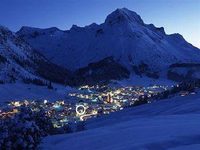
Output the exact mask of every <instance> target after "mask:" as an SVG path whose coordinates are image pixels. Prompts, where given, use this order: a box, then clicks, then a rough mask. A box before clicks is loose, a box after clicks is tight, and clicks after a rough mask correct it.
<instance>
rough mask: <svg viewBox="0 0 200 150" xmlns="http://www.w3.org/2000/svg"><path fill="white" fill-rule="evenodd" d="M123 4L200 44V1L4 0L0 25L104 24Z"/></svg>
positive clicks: (0, 4) (147, 20)
mask: <svg viewBox="0 0 200 150" xmlns="http://www.w3.org/2000/svg"><path fill="white" fill-rule="evenodd" d="M122 7H127V8H128V9H131V10H133V11H135V12H137V13H138V14H139V15H140V16H141V17H142V19H143V20H144V22H145V23H153V24H155V25H156V26H163V27H164V28H165V31H166V32H167V33H168V34H170V33H176V32H178V33H180V34H182V35H183V36H184V37H185V38H186V40H188V41H189V42H190V43H192V44H193V45H195V46H198V47H200V19H199V18H200V0H0V24H1V25H4V26H7V27H8V28H10V29H11V30H13V31H17V30H18V29H20V27H21V26H34V27H40V28H47V27H52V26H56V27H58V28H60V29H64V30H66V29H69V28H70V27H71V26H72V24H76V25H79V26H85V25H88V24H91V23H93V22H96V23H102V22H104V20H105V18H106V16H107V15H108V14H109V13H111V12H112V11H113V10H115V9H116V8H122Z"/></svg>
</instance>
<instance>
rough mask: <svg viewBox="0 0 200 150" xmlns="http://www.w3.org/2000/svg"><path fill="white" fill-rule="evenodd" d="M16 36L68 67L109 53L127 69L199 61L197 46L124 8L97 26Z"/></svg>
mask: <svg viewBox="0 0 200 150" xmlns="http://www.w3.org/2000/svg"><path fill="white" fill-rule="evenodd" d="M17 35H18V36H20V37H22V38H23V39H25V40H26V41H27V42H28V43H29V44H30V45H31V46H33V47H34V48H36V49H38V50H39V51H40V52H41V53H42V54H43V55H45V56H46V57H47V58H49V59H50V60H52V61H53V62H54V63H56V64H59V65H62V66H64V67H66V68H68V69H71V70H75V69H78V68H80V67H85V66H87V65H88V64H89V63H91V62H96V61H99V60H102V59H103V58H105V57H109V56H113V57H114V58H115V60H117V61H118V62H120V63H121V64H122V65H124V66H125V67H126V68H127V69H129V70H131V68H132V66H133V65H136V66H137V65H139V64H141V63H145V64H148V65H149V67H150V69H152V70H154V71H160V70H165V69H166V67H168V66H169V65H170V64H173V63H177V62H179V63H180V62H200V51H199V49H198V48H196V47H194V46H192V45H191V44H189V43H187V42H186V41H185V40H184V38H183V37H182V36H181V35H179V34H172V35H167V34H166V33H165V31H164V28H162V27H161V28H157V27H155V26H154V25H153V24H145V23H144V22H143V21H142V19H141V18H140V16H139V15H138V14H136V13H135V12H133V11H130V10H128V9H126V8H122V9H117V10H115V11H114V12H112V13H111V14H109V15H108V16H107V18H106V20H105V22H104V23H102V24H100V25H97V24H95V23H93V24H91V25H89V26H85V27H78V26H76V25H73V26H72V28H71V29H70V30H67V31H61V30H59V29H57V28H49V29H38V28H31V27H22V28H21V30H20V31H18V32H17Z"/></svg>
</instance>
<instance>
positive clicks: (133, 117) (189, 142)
mask: <svg viewBox="0 0 200 150" xmlns="http://www.w3.org/2000/svg"><path fill="white" fill-rule="evenodd" d="M199 118H200V93H198V94H197V95H190V96H187V97H175V98H172V99H168V100H163V101H159V102H156V103H152V104H146V105H142V106H138V107H135V108H130V109H126V110H123V111H121V112H117V113H113V114H111V115H109V116H106V117H102V118H97V119H94V120H91V121H90V122H89V123H87V128H89V129H88V130H86V131H82V132H79V133H73V134H67V135H65V134H63V135H55V136H49V137H47V138H45V140H44V141H43V144H41V148H43V149H63V150H64V149H73V150H78V149H83V150H93V149H97V150H110V149H115V150H129V149H130V150H132V149H134V150H162V149H163V150H166V149H169V150H179V149H181V150H191V149H194V150H198V149H199V148H200V140H199V139H200V134H199V133H200V128H199V126H200V119H199Z"/></svg>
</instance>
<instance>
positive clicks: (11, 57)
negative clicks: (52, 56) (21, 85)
mask: <svg viewBox="0 0 200 150" xmlns="http://www.w3.org/2000/svg"><path fill="white" fill-rule="evenodd" d="M58 74H59V76H57V75H58ZM68 77H69V73H68V71H67V70H66V69H63V68H61V67H59V66H58V65H55V64H53V63H51V62H50V61H48V60H47V59H46V58H45V57H44V56H42V55H41V54H39V53H38V52H37V51H35V50H34V49H33V48H32V47H31V46H30V45H29V44H27V43H26V42H25V41H24V40H22V39H20V38H19V37H17V36H16V34H15V33H13V32H11V31H10V30H9V29H7V28H5V27H3V26H0V81H1V83H4V82H15V81H16V80H21V81H24V82H30V83H32V82H35V83H36V82H37V83H38V84H42V83H39V82H41V81H44V82H45V80H51V81H55V82H59V83H64V82H65V81H66V80H67V79H68Z"/></svg>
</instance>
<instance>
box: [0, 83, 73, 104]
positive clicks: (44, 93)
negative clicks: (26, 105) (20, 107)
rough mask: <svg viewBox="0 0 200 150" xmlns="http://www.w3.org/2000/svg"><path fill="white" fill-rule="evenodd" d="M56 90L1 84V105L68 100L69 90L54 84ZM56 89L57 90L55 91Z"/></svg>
mask: <svg viewBox="0 0 200 150" xmlns="http://www.w3.org/2000/svg"><path fill="white" fill-rule="evenodd" d="M53 87H54V89H48V88H47V87H46V86H37V85H32V84H23V83H12V84H11V83H7V84H0V103H4V102H7V101H13V100H19V101H23V100H42V101H43V100H44V99H47V100H49V101H55V100H63V99H65V100H66V95H67V92H68V90H69V89H68V88H66V87H64V86H61V85H55V84H53ZM55 88H56V90H55Z"/></svg>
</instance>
